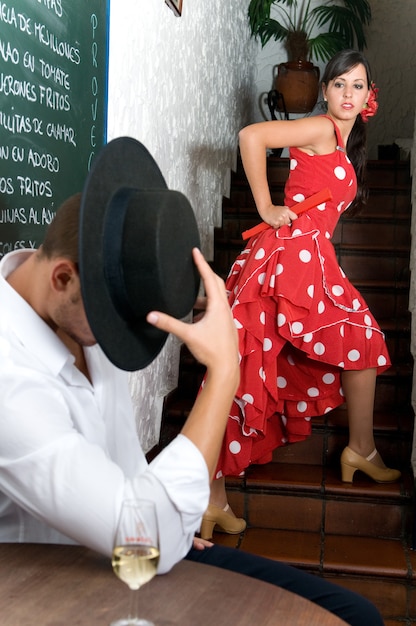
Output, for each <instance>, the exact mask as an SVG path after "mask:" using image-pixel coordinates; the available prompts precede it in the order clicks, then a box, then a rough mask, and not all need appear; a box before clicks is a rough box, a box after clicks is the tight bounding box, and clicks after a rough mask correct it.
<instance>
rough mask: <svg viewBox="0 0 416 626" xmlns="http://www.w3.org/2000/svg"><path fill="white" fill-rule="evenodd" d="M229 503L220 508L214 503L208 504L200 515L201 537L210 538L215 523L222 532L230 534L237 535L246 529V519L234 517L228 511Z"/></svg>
mask: <svg viewBox="0 0 416 626" xmlns="http://www.w3.org/2000/svg"><path fill="white" fill-rule="evenodd" d="M229 508H230V505H229V504H227V506H226V507H225V508H224V509H221V508H220V507H219V506H216V505H215V504H209V505H208V508H207V510H206V511H205V513H204V515H203V517H202V523H201V532H200V535H201V538H202V539H211V538H212V533H213V532H214V526H215V525H216V524H217V525H218V526H219V529H220V530H222V532H224V533H228V534H230V535H238V534H239V533H242V532H243V530H245V529H246V526H247V524H246V521H245V520H244V519H242V518H241V517H234V515H231V513H228V510H229Z"/></svg>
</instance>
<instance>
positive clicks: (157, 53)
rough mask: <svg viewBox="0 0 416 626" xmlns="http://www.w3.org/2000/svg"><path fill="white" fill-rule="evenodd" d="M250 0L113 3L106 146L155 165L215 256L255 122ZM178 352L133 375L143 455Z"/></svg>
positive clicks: (167, 352)
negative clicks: (243, 134)
mask: <svg viewBox="0 0 416 626" xmlns="http://www.w3.org/2000/svg"><path fill="white" fill-rule="evenodd" d="M247 6H248V0H226V1H224V0H210V1H209V2H206V0H183V13H182V17H175V16H174V14H173V13H172V11H171V10H170V9H169V8H168V7H167V6H166V4H165V3H164V0H112V1H111V10H110V55H109V113H108V138H109V139H112V138H114V137H118V136H121V135H129V136H132V137H135V138H136V139H138V140H140V141H141V142H142V143H143V144H144V145H145V146H146V147H147V148H148V150H149V151H150V152H151V153H152V155H153V156H154V158H155V159H156V161H157V163H158V165H159V167H160V169H161V171H162V173H163V175H164V176H165V179H166V182H167V184H168V186H169V187H170V188H172V189H178V190H180V191H182V192H183V193H184V194H185V195H186V196H187V197H188V199H189V200H190V202H191V204H192V206H193V207H194V210H195V214H196V216H197V220H198V224H199V227H200V232H201V240H202V249H203V252H204V253H205V254H206V255H207V257H208V258H209V259H212V254H213V228H214V226H215V225H220V223H221V204H222V196H223V195H227V194H228V191H229V189H228V188H229V179H230V169H231V168H233V167H234V166H235V158H236V146H237V134H238V130H239V129H240V128H241V127H242V126H244V124H246V123H248V121H249V120H250V119H251V118H252V115H253V114H252V111H251V108H250V102H251V100H252V96H251V93H250V90H251V88H252V85H253V82H254V79H253V70H252V65H253V61H252V53H251V51H252V50H253V48H254V44H253V42H252V41H251V40H250V39H249V31H248V26H247V19H246V14H247ZM178 357H179V350H178V345H177V344H176V343H175V341H174V340H172V339H170V340H169V342H168V344H167V346H166V347H165V349H164V350H163V351H162V353H161V355H160V356H159V358H158V359H157V360H156V361H155V362H154V363H153V364H152V365H151V366H149V367H148V368H146V369H145V370H143V371H141V372H139V373H134V374H133V375H132V376H131V377H130V379H131V389H132V393H133V398H134V402H135V405H136V409H137V416H138V418H140V426H139V434H140V438H141V440H142V442H143V445H144V447H145V448H146V449H150V448H151V447H152V446H153V445H154V444H155V443H157V441H158V438H159V429H160V417H161V410H162V405H163V397H164V396H165V395H166V393H168V392H169V391H170V390H171V389H173V388H174V387H175V386H176V381H177V372H178Z"/></svg>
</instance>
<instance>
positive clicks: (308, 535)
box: [160, 156, 416, 626]
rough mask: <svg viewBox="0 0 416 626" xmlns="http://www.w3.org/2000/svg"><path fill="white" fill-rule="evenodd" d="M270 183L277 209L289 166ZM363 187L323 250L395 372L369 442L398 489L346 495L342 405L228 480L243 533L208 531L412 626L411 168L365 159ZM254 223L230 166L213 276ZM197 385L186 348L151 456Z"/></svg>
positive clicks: (224, 268)
mask: <svg viewBox="0 0 416 626" xmlns="http://www.w3.org/2000/svg"><path fill="white" fill-rule="evenodd" d="M268 173H269V181H270V187H271V190H272V197H273V201H274V202H275V203H277V204H282V201H283V186H284V181H285V180H286V177H287V174H288V160H287V159H281V158H277V157H275V156H270V157H269V158H268ZM368 181H369V186H370V199H369V203H368V206H367V208H366V209H365V210H364V211H363V212H362V213H361V214H360V216H357V217H355V218H353V217H351V218H347V217H343V218H342V220H341V221H340V223H339V224H338V227H337V229H336V232H335V233H334V238H333V242H334V245H335V248H336V251H337V255H338V258H339V261H340V264H341V266H342V267H343V269H344V271H345V273H346V274H347V276H348V277H349V278H350V280H351V282H353V283H354V285H355V286H356V287H357V288H358V289H359V290H360V292H361V293H362V294H363V296H364V297H365V299H366V300H367V303H368V304H369V306H370V308H371V310H372V312H373V314H374V315H375V317H376V319H377V320H378V322H379V324H380V326H381V328H382V329H383V331H384V332H385V334H386V339H387V343H388V347H389V350H390V355H391V358H392V361H393V365H392V367H391V368H390V369H389V370H388V371H387V372H385V373H384V374H383V375H381V376H380V377H379V379H378V384H377V390H376V406H375V436H376V443H377V447H378V449H379V451H380V453H381V454H382V456H383V458H384V460H385V461H386V463H387V464H388V465H390V466H391V467H398V468H399V469H401V470H402V473H403V477H402V480H401V481H400V482H399V483H397V484H392V485H380V484H375V483H373V482H372V481H371V480H369V479H367V478H366V477H365V476H364V475H363V474H360V473H359V472H357V473H356V475H355V477H354V483H353V485H346V484H344V483H342V482H341V480H340V467H339V457H340V454H341V451H342V449H343V447H344V446H345V445H346V442H347V438H348V428H347V419H346V411H345V406H342V407H340V408H338V409H336V410H334V411H332V412H331V413H328V414H327V415H325V416H321V417H319V418H316V419H314V420H313V427H312V436H311V437H310V438H309V439H308V440H307V441H304V442H301V443H297V444H293V445H290V446H287V447H284V448H279V449H278V450H276V451H275V453H274V457H273V462H272V463H269V464H268V465H263V466H252V467H250V468H249V469H248V470H247V472H246V475H245V477H244V478H241V479H228V480H227V489H228V495H229V501H230V504H231V506H232V507H233V509H234V511H235V513H236V514H237V515H239V516H243V517H244V518H245V519H246V520H247V523H248V526H247V530H246V531H245V532H244V533H243V534H242V535H241V536H238V537H235V536H231V535H225V534H220V533H216V534H215V541H216V542H221V543H224V544H226V545H233V546H235V547H237V548H240V549H243V550H246V551H248V552H254V553H256V554H261V555H264V556H268V557H270V558H273V559H277V560H282V561H285V562H287V563H291V564H293V565H296V566H298V567H300V568H303V569H305V570H307V571H310V572H314V573H315V574H317V575H320V576H324V577H327V578H331V579H334V580H335V581H336V582H338V583H340V584H342V585H344V586H346V587H348V588H350V589H353V590H356V591H358V592H360V593H362V594H363V595H365V596H367V597H368V598H369V599H371V600H372V601H373V602H374V603H375V604H376V605H377V606H378V608H379V610H380V611H381V613H382V614H383V616H384V618H385V622H386V626H393V625H398V624H402V625H403V624H416V553H414V552H413V551H412V549H411V546H412V540H413V506H414V498H413V493H414V480H413V475H412V472H411V467H410V456H411V444H412V432H413V419H414V417H413V411H412V408H411V404H410V398H411V385H412V368H413V361H412V357H411V354H410V314H409V312H408V296H409V253H410V221H411V200H410V198H411V195H410V174H409V163H408V162H402V161H371V162H369V163H368ZM258 221H259V218H258V215H257V212H256V210H255V207H254V203H253V198H252V196H251V192H250V189H249V187H248V184H247V181H246V179H245V176H244V172H243V170H242V167H241V163H239V167H238V170H237V172H236V173H235V174H233V177H232V189H231V193H230V198H229V199H226V198H225V199H224V201H223V224H222V228H221V229H217V230H216V233H215V246H214V248H215V257H214V262H213V267H214V269H215V270H216V271H217V272H218V273H219V274H220V275H222V276H224V277H225V276H226V275H227V273H228V271H229V269H230V267H231V264H232V262H233V260H234V259H235V257H236V256H237V254H238V252H239V251H240V250H241V249H242V247H243V242H242V240H241V232H242V231H243V230H245V229H247V228H250V227H251V226H253V225H254V224H256V223H258ZM202 376H203V370H202V368H201V366H200V365H199V364H198V363H196V362H195V361H194V359H193V358H192V357H191V356H190V355H189V353H188V351H187V349H186V348H185V347H184V348H183V349H182V356H181V368H180V379H179V385H178V388H177V389H176V390H175V391H174V392H173V393H172V394H171V395H170V396H169V397H168V398H167V400H166V403H165V410H164V416H163V420H162V432H161V440H160V447H164V446H165V445H166V444H167V443H168V442H169V441H170V440H171V439H172V437H174V436H175V435H176V433H177V432H178V430H179V428H180V427H181V425H182V424H183V422H184V420H185V419H186V416H187V414H188V412H189V409H190V407H191V406H192V403H193V400H194V398H195V394H196V392H197V390H198V387H199V384H200V381H201V379H202ZM369 626H371V625H370V624H369Z"/></svg>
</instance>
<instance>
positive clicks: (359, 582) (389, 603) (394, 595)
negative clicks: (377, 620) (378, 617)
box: [325, 575, 407, 617]
mask: <svg viewBox="0 0 416 626" xmlns="http://www.w3.org/2000/svg"><path fill="white" fill-rule="evenodd" d="M325 578H329V580H332V581H333V582H335V583H337V584H338V585H341V587H346V588H347V589H351V591H355V592H356V593H359V594H361V595H363V596H364V597H365V598H368V600H370V601H371V602H373V604H375V605H376V607H377V608H378V610H379V611H380V613H381V614H382V615H383V616H389V617H397V616H398V615H406V613H407V608H406V607H407V589H406V585H405V583H404V582H403V581H402V580H400V579H398V580H397V582H393V581H388V580H387V581H386V580H380V579H379V578H375V577H373V578H362V577H358V576H345V575H343V576H342V577H341V576H337V577H335V578H333V577H332V576H325Z"/></svg>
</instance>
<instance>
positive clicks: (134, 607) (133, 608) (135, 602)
mask: <svg viewBox="0 0 416 626" xmlns="http://www.w3.org/2000/svg"><path fill="white" fill-rule="evenodd" d="M138 617H139V597H138V589H131V590H130V612H129V619H137V618H138Z"/></svg>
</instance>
